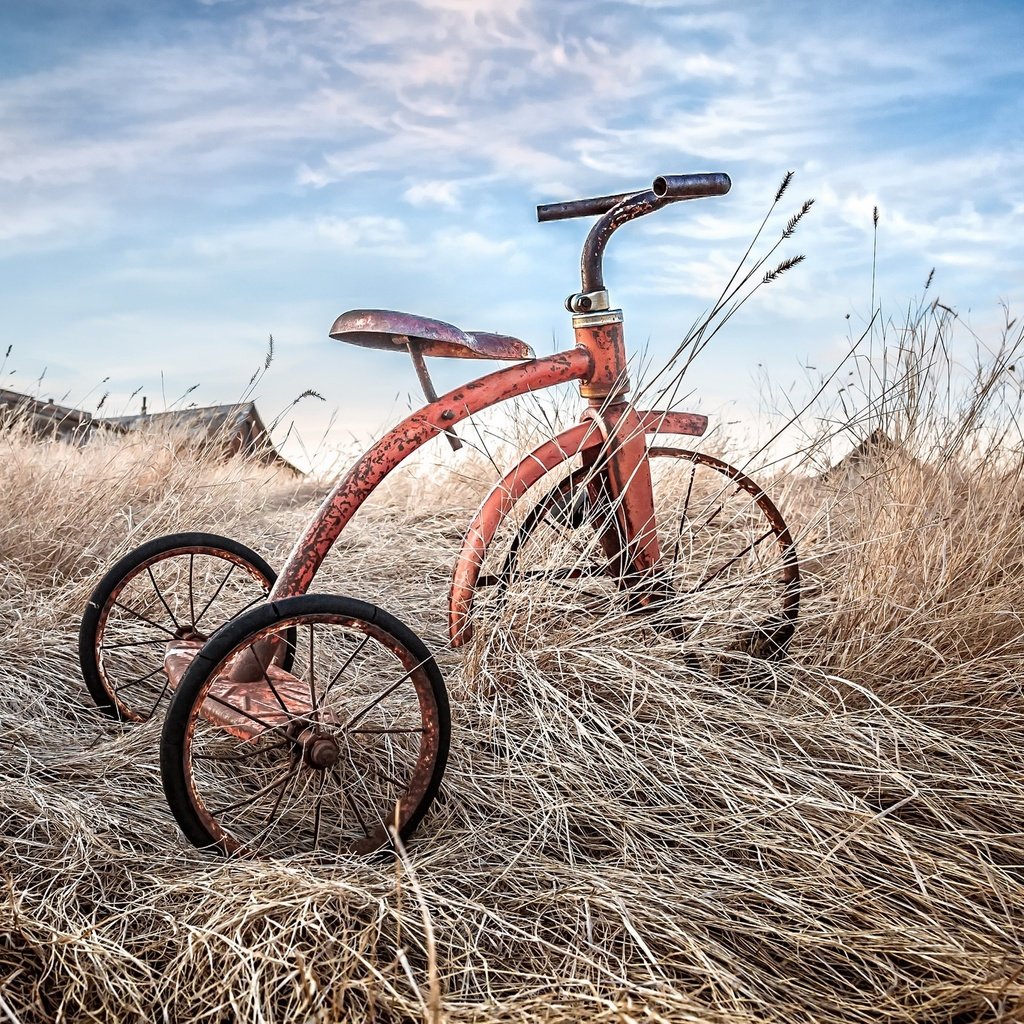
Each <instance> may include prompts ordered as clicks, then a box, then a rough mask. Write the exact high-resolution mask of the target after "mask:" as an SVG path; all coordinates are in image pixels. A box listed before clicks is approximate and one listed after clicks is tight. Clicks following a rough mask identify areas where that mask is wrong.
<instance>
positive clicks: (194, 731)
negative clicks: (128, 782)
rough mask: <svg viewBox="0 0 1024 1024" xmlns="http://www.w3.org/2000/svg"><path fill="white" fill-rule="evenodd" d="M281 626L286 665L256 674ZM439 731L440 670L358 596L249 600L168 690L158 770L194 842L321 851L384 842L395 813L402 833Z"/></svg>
mask: <svg viewBox="0 0 1024 1024" xmlns="http://www.w3.org/2000/svg"><path fill="white" fill-rule="evenodd" d="M289 634H290V635H291V636H292V639H290V640H288V639H285V640H284V641H283V642H285V643H287V644H291V645H292V646H293V648H294V650H295V662H294V664H295V665H296V675H295V676H290V675H289V676H285V675H283V674H282V673H274V672H271V673H269V674H268V672H267V670H266V669H265V666H266V665H268V664H270V663H271V661H272V659H273V657H274V653H273V652H274V647H275V645H279V644H280V643H281V642H282V640H281V639H280V638H281V636H282V635H284V636H287V635H289ZM229 662H230V664H231V666H232V671H234V672H235V673H236V676H235V678H234V679H233V680H232V681H228V680H227V679H226V677H225V675H223V674H222V673H223V672H224V669H225V667H226V666H227V665H228V663H229ZM310 665H312V666H313V668H312V669H310ZM339 665H340V667H338V666H339ZM240 666H241V667H242V668H241V669H240ZM240 670H241V671H245V670H248V673H249V674H248V676H247V677H246V678H247V679H249V681H248V682H245V681H242V682H239V681H238V673H239V671H240ZM318 673H319V674H320V680H319V685H318ZM328 679H330V682H326V680H328ZM324 682H326V685H323V684H324ZM339 682H340V683H341V685H340V686H338V687H337V688H335V684H336V683H339ZM370 695H372V698H370ZM366 737H369V739H367V738H366ZM450 741H451V718H450V711H449V706H448V695H447V692H446V690H445V686H444V680H443V679H442V677H441V672H440V670H439V669H438V667H437V664H436V662H435V661H434V658H433V657H432V655H431V654H430V652H429V651H428V650H427V648H426V647H425V646H424V644H423V642H422V640H420V638H419V637H418V636H416V634H415V633H413V631H412V630H411V629H409V628H408V627H407V626H405V625H403V624H402V623H401V622H399V621H398V620H397V619H396V618H395V617H394V616H392V615H389V614H388V613H387V612H385V611H384V610H383V609H381V608H378V607H376V606H375V605H372V604H368V603H366V602H365V601H358V600H355V599H353V598H347V597H338V596H333V595H324V594H304V595H302V596H299V597H292V598H286V599H284V600H281V601H276V602H273V603H272V604H265V605H261V606H259V607H257V608H253V609H252V610H251V611H249V612H247V613H246V614H245V615H242V616H240V617H239V618H237V619H235V620H234V621H232V622H230V623H228V624H227V625H226V626H225V627H224V628H223V629H221V630H220V631H219V632H218V633H217V634H216V635H215V636H213V637H211V639H210V640H209V642H208V643H206V645H205V646H204V647H203V648H202V650H201V651H200V652H199V654H198V655H197V656H196V658H195V659H194V661H193V662H192V664H191V666H190V667H189V669H188V670H187V671H186V673H185V675H184V676H183V678H182V680H181V683H180V685H179V687H178V689H177V690H176V691H175V693H174V695H173V697H172V699H171V703H170V706H169V708H168V711H167V717H166V719H165V721H164V728H163V735H162V737H161V742H160V771H161V775H162V778H163V784H164V792H165V793H166V795H167V801H168V803H169V805H170V808H171V811H172V812H173V814H174V817H175V819H176V820H177V822H178V825H179V826H180V827H181V830H182V832H184V834H185V836H186V837H187V838H188V840H189V841H190V842H191V843H192V844H193V845H195V846H197V847H200V848H202V849H209V850H214V851H219V852H221V853H225V854H240V855H245V856H270V857H282V856H293V855H296V854H310V853H312V854H313V855H314V856H321V857H328V858H331V857H336V856H344V855H349V854H368V853H373V852H375V851H377V850H381V849H386V848H388V847H391V846H393V840H392V838H391V832H390V830H391V828H392V827H393V826H394V825H395V824H397V832H398V834H399V835H400V836H401V838H402V839H403V840H404V839H406V838H407V837H408V836H409V835H411V833H412V832H413V830H414V829H415V828H416V826H417V825H418V824H419V823H420V821H421V820H422V818H423V816H424V815H425V814H426V812H427V810H428V808H429V807H430V805H431V803H432V802H433V800H434V798H435V797H436V796H437V793H438V789H439V787H440V785H441V778H442V776H443V774H444V769H445V765H446V763H447V760H448V749H449V744H450ZM314 751H317V752H318V753H314ZM218 804H222V805H223V806H220V807H219V808H218V806H217V805H218ZM268 807H269V811H268V810H267V808H268ZM368 822H369V824H368ZM371 826H372V827H371Z"/></svg>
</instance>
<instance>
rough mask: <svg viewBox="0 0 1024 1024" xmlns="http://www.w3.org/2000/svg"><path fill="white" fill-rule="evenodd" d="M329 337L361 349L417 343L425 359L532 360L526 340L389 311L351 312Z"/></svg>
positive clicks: (397, 347)
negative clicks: (470, 330)
mask: <svg viewBox="0 0 1024 1024" xmlns="http://www.w3.org/2000/svg"><path fill="white" fill-rule="evenodd" d="M330 333H331V337H332V338H334V339H335V340H336V341H347V342H348V343H349V344H351V345H362V346H363V347H364V348H382V349H390V350H391V351H399V352H404V351H406V347H407V346H408V344H409V343H410V342H417V343H418V344H419V349H420V352H422V353H423V355H425V356H447V357H449V358H453V359H533V358H534V352H533V349H532V348H530V346H529V345H527V344H526V342H525V341H520V340H519V339H518V338H512V337H509V336H508V335H505V334H491V333H490V332H489V331H472V332H467V331H461V330H459V328H458V327H455V326H453V325H452V324H446V323H445V322H444V321H443V320H431V319H429V318H428V317H425V316H414V315H413V314H412V313H398V312H396V311H394V310H391V309H350V310H349V311H348V312H347V313H342V314H341V316H339V317H338V319H337V320H335V321H334V326H333V327H332V328H331V332H330Z"/></svg>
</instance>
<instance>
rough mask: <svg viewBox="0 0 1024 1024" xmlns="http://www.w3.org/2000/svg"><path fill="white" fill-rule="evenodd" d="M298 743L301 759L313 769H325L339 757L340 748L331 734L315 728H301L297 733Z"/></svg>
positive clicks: (332, 764) (331, 765) (331, 766)
mask: <svg viewBox="0 0 1024 1024" xmlns="http://www.w3.org/2000/svg"><path fill="white" fill-rule="evenodd" d="M298 741H299V744H300V745H301V749H302V760H303V762H304V763H305V764H306V765H307V766H308V767H309V768H312V769H313V770H314V771H321V772H323V771H327V770H328V769H329V768H333V767H334V766H335V765H336V764H337V763H338V761H339V760H340V759H341V748H340V747H339V746H338V742H337V740H335V739H334V737H333V736H329V735H327V733H324V732H317V731H316V729H313V728H310V729H303V731H302V732H301V733H299V737H298Z"/></svg>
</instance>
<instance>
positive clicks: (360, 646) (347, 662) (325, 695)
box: [313, 633, 370, 716]
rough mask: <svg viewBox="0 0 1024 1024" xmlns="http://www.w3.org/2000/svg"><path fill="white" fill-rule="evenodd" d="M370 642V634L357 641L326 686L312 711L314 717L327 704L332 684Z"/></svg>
mask: <svg viewBox="0 0 1024 1024" xmlns="http://www.w3.org/2000/svg"><path fill="white" fill-rule="evenodd" d="M369 642H370V634H369V633H367V634H365V635H364V636H363V639H362V640H360V641H359V643H358V645H357V646H356V649H355V650H354V651H353V652H352V653H351V654H350V655H349V656H348V657H347V658H346V659H345V664H344V665H342V666H341V668H339V669H338V671H337V672H335V673H334V677H333V678H332V679H331V681H330V682H329V683H328V684H327V687H326V688H325V689H324V692H323V696H322V697H321V698H320V703H319V704H318V705H316V706H315V707H314V709H313V712H314V715H316V716H319V713H320V709H321V708H322V707H324V705H326V703H327V698H328V696H330V693H331V690H332V689H333V688H334V684H335V683H336V682H337V681H338V680H339V679H340V678H341V676H342V673H343V672H345V670H346V669H347V668H348V667H349V665H351V664H352V661H353V660H354V659H355V657H356V656H357V655H358V654H359V652H360V651H361V650H362V649H363V648H364V647H365V646H366V645H367V644H368V643H369Z"/></svg>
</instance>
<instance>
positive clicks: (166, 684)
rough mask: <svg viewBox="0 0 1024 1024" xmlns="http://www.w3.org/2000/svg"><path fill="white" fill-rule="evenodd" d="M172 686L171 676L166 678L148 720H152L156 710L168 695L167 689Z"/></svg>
mask: <svg viewBox="0 0 1024 1024" xmlns="http://www.w3.org/2000/svg"><path fill="white" fill-rule="evenodd" d="M170 685H171V679H170V676H164V685H163V686H162V687H161V688H160V692H159V693H158V694H157V698H156V700H155V701H153V706H152V707H151V708H150V709H149V714H148V715H146V717H147V718H152V717H153V715H155V714H156V709H157V708H158V707H160V701H162V700H163V699H164V696H165V694H166V693H167V688H168V687H169V686H170Z"/></svg>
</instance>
